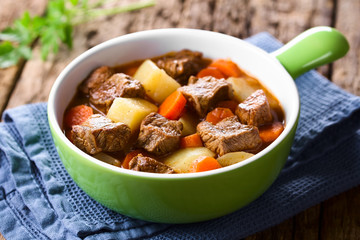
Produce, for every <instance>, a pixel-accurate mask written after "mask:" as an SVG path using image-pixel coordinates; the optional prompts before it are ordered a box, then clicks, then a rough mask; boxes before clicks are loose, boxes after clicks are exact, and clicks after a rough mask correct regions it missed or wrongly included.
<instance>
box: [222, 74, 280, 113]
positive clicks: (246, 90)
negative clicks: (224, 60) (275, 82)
mask: <svg viewBox="0 0 360 240" xmlns="http://www.w3.org/2000/svg"><path fill="white" fill-rule="evenodd" d="M227 81H228V82H229V83H231V85H232V87H233V90H234V97H235V99H236V100H237V101H238V102H240V103H241V102H243V101H244V100H245V99H246V98H247V97H248V96H250V95H251V94H252V93H253V92H255V91H256V90H258V89H262V90H264V92H265V94H266V97H267V99H268V101H269V105H270V107H271V108H273V109H279V110H280V109H281V107H280V103H279V101H278V100H277V99H276V97H274V95H273V94H272V93H271V92H269V91H268V90H267V89H266V88H264V87H263V86H262V85H261V84H260V82H259V81H258V80H257V79H256V78H253V77H251V76H242V77H237V78H235V77H230V78H228V79H227Z"/></svg>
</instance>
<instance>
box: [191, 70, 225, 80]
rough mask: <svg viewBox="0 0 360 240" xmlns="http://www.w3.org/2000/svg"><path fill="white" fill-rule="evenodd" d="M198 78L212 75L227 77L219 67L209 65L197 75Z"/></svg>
mask: <svg viewBox="0 0 360 240" xmlns="http://www.w3.org/2000/svg"><path fill="white" fill-rule="evenodd" d="M196 76H197V77H198V78H202V77H206V76H212V77H214V78H218V79H220V78H225V75H224V74H222V73H221V72H220V71H219V70H218V69H217V68H215V67H207V68H204V69H202V70H201V71H200V72H199V73H198V74H197V75H196Z"/></svg>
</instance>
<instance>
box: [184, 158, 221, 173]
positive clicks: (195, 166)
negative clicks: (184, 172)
mask: <svg viewBox="0 0 360 240" xmlns="http://www.w3.org/2000/svg"><path fill="white" fill-rule="evenodd" d="M218 168H221V165H220V163H219V162H218V161H217V160H216V159H215V158H213V157H208V156H202V157H198V158H197V159H195V160H194V161H193V162H192V163H191V167H190V172H204V171H209V170H214V169H218Z"/></svg>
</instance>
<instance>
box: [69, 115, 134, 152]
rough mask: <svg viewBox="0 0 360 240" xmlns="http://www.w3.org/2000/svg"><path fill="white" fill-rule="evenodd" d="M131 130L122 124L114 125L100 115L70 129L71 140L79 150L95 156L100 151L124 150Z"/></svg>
mask: <svg viewBox="0 0 360 240" xmlns="http://www.w3.org/2000/svg"><path fill="white" fill-rule="evenodd" d="M130 134H131V130H130V128H129V127H128V126H127V125H126V124H124V123H114V122H112V121H111V120H110V119H109V118H107V117H104V116H102V115H100V114H93V115H91V116H90V117H89V119H88V120H86V121H85V122H83V123H82V124H81V125H74V126H73V127H72V129H71V139H72V140H73V143H74V144H75V145H76V146H77V147H78V148H80V149H81V150H83V151H85V152H87V153H89V154H96V153H99V152H101V151H106V152H116V151H121V150H123V149H124V148H125V146H126V144H127V143H128V140H129V138H130Z"/></svg>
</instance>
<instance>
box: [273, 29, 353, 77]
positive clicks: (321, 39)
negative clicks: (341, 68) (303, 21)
mask: <svg viewBox="0 0 360 240" xmlns="http://www.w3.org/2000/svg"><path fill="white" fill-rule="evenodd" d="M348 50H349V43H348V41H347V40H346V38H345V37H344V35H342V34H341V33H340V32H339V31H337V30H336V29H334V28H331V27H314V28H311V29H309V30H307V31H305V32H303V33H302V34H300V35H299V36H297V37H296V38H294V39H293V40H291V41H290V42H289V43H287V44H286V45H284V46H283V47H282V48H280V49H279V50H277V51H275V52H273V53H272V55H273V56H275V57H276V58H277V59H278V60H279V61H280V63H281V64H282V65H283V66H284V67H285V69H286V70H287V71H288V72H289V74H290V75H291V76H292V77H293V78H294V79H295V78H297V77H298V76H300V75H301V74H303V73H305V72H307V71H309V70H311V69H313V68H316V67H319V66H321V65H324V64H328V63H331V62H333V61H335V60H337V59H339V58H341V57H343V56H345V54H346V53H347V52H348Z"/></svg>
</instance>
